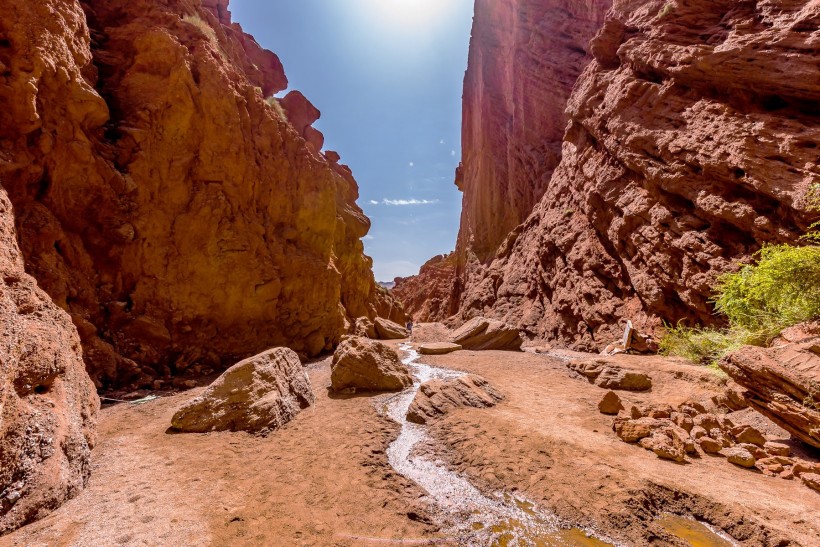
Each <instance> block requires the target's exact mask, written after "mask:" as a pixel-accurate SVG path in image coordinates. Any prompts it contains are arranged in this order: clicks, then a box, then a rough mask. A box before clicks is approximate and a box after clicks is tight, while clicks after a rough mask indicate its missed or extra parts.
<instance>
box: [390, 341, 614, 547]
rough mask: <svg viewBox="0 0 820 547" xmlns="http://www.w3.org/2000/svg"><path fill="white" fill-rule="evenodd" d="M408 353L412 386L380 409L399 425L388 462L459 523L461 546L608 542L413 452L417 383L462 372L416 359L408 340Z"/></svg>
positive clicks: (421, 431) (417, 434)
mask: <svg viewBox="0 0 820 547" xmlns="http://www.w3.org/2000/svg"><path fill="white" fill-rule="evenodd" d="M401 349H402V350H404V351H405V352H407V354H408V356H407V357H406V358H405V359H403V360H402V362H403V363H404V364H405V365H407V366H408V367H409V368H410V369H411V371H412V372H413V373H414V377H415V381H414V384H413V387H412V388H410V389H408V390H406V391H404V392H402V393H400V394H398V395H396V396H394V397H392V398H391V399H389V400H388V401H387V402H386V403H385V405H384V406H383V407H382V410H383V411H384V412H385V413H386V414H387V415H388V416H389V417H390V418H391V419H393V420H394V421H396V422H397V423H399V424H401V426H402V427H401V432H400V433H399V436H398V438H397V439H396V440H395V441H393V443H391V444H390V446H389V447H388V449H387V457H388V460H389V461H390V465H391V466H392V467H393V468H394V469H395V470H396V471H397V472H398V473H400V474H401V475H403V476H404V477H406V478H408V479H410V480H412V481H414V482H415V483H417V484H418V485H419V486H421V487H422V488H423V489H424V490H426V491H427V493H428V494H429V495H430V497H431V498H432V499H433V501H434V502H435V503H436V504H437V505H438V506H439V507H440V508H441V509H443V510H445V511H447V512H448V513H450V514H451V515H453V516H455V517H457V518H458V520H459V521H460V522H461V523H462V524H461V525H458V526H457V527H456V529H455V530H452V531H451V532H452V533H453V534H456V535H458V536H459V537H460V538H464V539H463V544H465V545H497V546H500V547H506V546H510V547H512V546H521V545H533V546H545V547H552V546H559V545H590V546H593V547H599V546H608V545H611V544H609V543H605V542H603V541H600V540H597V539H594V538H592V537H590V535H589V534H588V533H586V532H584V531H583V530H580V529H568V526H566V524H565V523H563V522H562V521H561V520H560V519H558V518H557V517H556V516H554V515H550V514H544V513H540V512H539V511H538V510H537V509H536V507H535V505H534V504H533V503H531V502H529V501H527V500H524V499H520V498H516V497H513V496H509V495H507V496H502V495H496V496H494V497H493V498H491V497H488V496H485V495H484V494H482V493H481V492H479V491H478V489H477V488H475V487H474V486H473V485H472V484H471V483H470V482H469V481H468V480H466V479H465V478H463V477H461V476H459V475H458V474H456V473H453V472H452V471H450V470H449V469H447V467H445V466H444V464H443V463H442V462H439V461H435V462H433V461H430V460H428V459H426V458H424V457H421V456H413V455H412V452H413V448H414V447H415V446H416V445H417V444H418V443H420V442H421V441H423V440H425V439H426V438H427V434H426V429H425V427H424V426H421V425H417V424H413V423H410V422H408V421H407V410H408V409H409V408H410V404H411V403H412V402H413V398H414V397H415V396H416V393H417V392H418V389H419V386H420V385H421V384H422V383H424V382H426V381H428V380H431V379H454V378H458V377H460V376H463V375H464V374H463V373H461V372H457V371H453V370H447V369H441V368H437V367H432V366H430V365H425V364H423V363H418V362H417V361H418V359H419V357H420V356H419V354H418V353H417V352H416V351H415V350H413V349H412V347H410V346H408V345H403V346H401Z"/></svg>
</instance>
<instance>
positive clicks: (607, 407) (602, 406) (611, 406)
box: [598, 391, 624, 416]
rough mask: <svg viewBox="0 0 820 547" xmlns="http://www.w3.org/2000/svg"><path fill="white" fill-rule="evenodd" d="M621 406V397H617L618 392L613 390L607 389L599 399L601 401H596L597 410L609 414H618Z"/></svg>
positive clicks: (621, 408)
mask: <svg viewBox="0 0 820 547" xmlns="http://www.w3.org/2000/svg"><path fill="white" fill-rule="evenodd" d="M623 408H624V405H623V404H622V403H621V398H620V397H618V394H617V393H615V392H614V391H608V392H607V393H606V395H604V397H603V399H601V402H600V403H598V410H599V411H600V412H601V414H608V415H610V416H614V415H615V414H618V412H620V411H621V410H623Z"/></svg>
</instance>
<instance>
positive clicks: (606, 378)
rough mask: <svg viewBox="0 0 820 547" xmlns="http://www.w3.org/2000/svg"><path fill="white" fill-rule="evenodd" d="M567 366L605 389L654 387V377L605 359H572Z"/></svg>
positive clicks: (644, 388) (633, 389)
mask: <svg viewBox="0 0 820 547" xmlns="http://www.w3.org/2000/svg"><path fill="white" fill-rule="evenodd" d="M567 366H568V367H569V368H570V370H572V371H574V372H577V373H578V374H581V375H582V376H584V377H586V379H587V380H589V381H590V382H591V383H593V384H595V385H596V386H598V387H601V388H604V389H617V390H623V391H646V390H649V389H652V379H651V378H650V377H649V376H648V375H646V374H644V373H643V372H637V371H633V370H628V369H624V368H622V367H620V366H618V365H614V364H612V363H611V362H609V361H607V360H604V359H588V360H580V361H570V362H569V363H568V365H567ZM665 417H668V415H667V416H665Z"/></svg>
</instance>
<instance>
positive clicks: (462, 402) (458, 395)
mask: <svg viewBox="0 0 820 547" xmlns="http://www.w3.org/2000/svg"><path fill="white" fill-rule="evenodd" d="M503 400H504V395H502V394H501V393H500V392H499V391H498V390H497V389H495V388H494V387H493V386H491V385H490V383H489V382H487V380H485V379H484V378H482V377H481V376H476V375H475V374H467V375H464V376H461V377H459V378H456V379H454V380H430V381H427V382H424V383H423V384H421V386H420V387H419V391H418V393H416V396H415V398H414V399H413V401H412V402H411V403H410V407H409V409H408V410H407V420H408V421H410V422H413V423H415V424H426V423H428V422H430V421H431V420H436V419H439V418H442V417H444V416H446V415H447V414H448V413H450V412H452V411H453V410H455V409H457V408H465V407H469V408H490V407H493V406H495V405H496V404H498V403H499V402H500V401H503Z"/></svg>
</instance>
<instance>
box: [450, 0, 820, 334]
mask: <svg viewBox="0 0 820 547" xmlns="http://www.w3.org/2000/svg"><path fill="white" fill-rule="evenodd" d="M544 3H546V4H551V3H552V2H549V1H545V2H544ZM818 20H820V6H818V5H817V3H816V2H809V1H807V0H803V1H792V0H788V1H787V0H780V1H776V2H765V3H763V2H749V3H741V4H738V3H737V2H731V1H728V0H725V1H716V2H715V1H706V0H697V1H693V2H686V3H683V2H667V3H664V2H659V1H650V0H643V1H638V0H629V1H627V0H623V1H617V2H616V3H615V5H614V7H613V10H612V11H611V13H610V14H609V16H608V19H607V21H606V23H605V24H604V26H603V29H602V30H601V32H600V33H599V34H598V35H597V36H596V38H595V39H594V40H593V41H592V43H591V47H590V49H591V51H592V53H593V55H594V59H593V60H592V62H591V63H590V64H589V66H588V67H587V68H586V69H585V71H584V73H583V75H582V76H581V77H580V79H579V80H578V82H577V84H576V87H575V90H574V92H573V94H572V97H571V98H570V99H569V101H568V103H567V114H568V116H569V119H570V122H569V126H568V129H567V132H566V135H565V138H564V142H563V145H562V159H561V164H560V166H559V167H558V168H557V169H556V171H555V172H554V173H553V175H552V178H551V180H550V183H549V184H548V185H546V186H545V187H544V188H545V190H544V192H543V196H542V197H541V201H540V203H539V204H538V205H537V206H536V207H535V209H534V210H533V212H532V214H531V215H530V216H529V217H528V218H527V219H526V220H525V221H524V222H523V223H522V224H520V225H519V226H517V227H515V228H514V229H513V230H512V231H510V232H509V235H508V236H507V238H506V239H505V240H504V241H503V243H501V244H500V245H499V246H498V247H497V248H496V249H494V254H493V256H490V257H489V258H486V259H482V255H483V254H484V253H483V252H481V253H476V252H473V255H474V256H475V258H474V259H473V258H471V254H470V253H471V252H472V251H471V250H470V249H472V248H473V247H472V246H470V245H467V252H466V253H465V252H464V251H463V250H462V249H464V243H463V242H462V240H460V241H459V245H460V247H459V249H458V250H457V254H459V255H460V256H463V257H464V259H463V265H461V264H460V265H459V269H458V271H457V276H458V280H457V281H456V283H455V287H456V289H455V291H454V294H453V298H454V300H455V303H453V304H451V306H450V307H451V308H456V309H457V310H458V312H457V313H458V316H459V317H460V319H462V320H463V319H466V318H470V317H473V316H476V315H483V316H486V317H492V318H496V319H500V320H504V321H508V322H511V323H514V324H516V325H518V326H520V327H521V328H522V329H523V330H524V331H525V332H526V333H527V335H528V336H529V337H531V338H542V339H549V340H556V341H559V342H561V343H563V344H564V345H568V346H571V347H574V348H576V349H583V350H600V349H601V348H602V347H603V346H605V345H606V344H607V343H608V342H609V341H611V340H613V339H617V338H618V337H619V336H620V334H621V332H622V331H623V328H624V324H625V323H626V320H628V319H631V320H632V322H633V323H634V324H635V327H636V328H637V329H638V330H639V331H642V332H652V331H653V330H655V329H656V328H658V327H659V326H660V325H661V322H662V321H664V320H665V321H667V322H670V323H677V322H678V321H680V320H686V321H688V322H690V323H693V324H694V323H700V324H714V323H715V322H716V321H717V319H716V318H715V316H714V314H713V308H712V306H711V305H710V304H709V301H710V299H711V297H712V296H713V286H714V281H715V278H716V276H717V275H719V274H720V273H722V272H725V271H728V270H730V269H732V268H733V267H734V265H735V264H736V263H737V262H738V261H740V260H746V259H749V258H750V257H751V256H752V255H753V254H754V253H755V252H756V251H757V250H758V249H759V248H760V246H761V245H762V244H763V243H766V242H795V241H797V240H798V238H799V237H800V235H801V234H802V233H803V232H804V231H805V230H806V228H807V226H808V225H809V222H810V220H811V215H810V214H808V213H807V212H806V209H807V203H806V196H807V194H808V193H809V189H810V185H811V184H813V183H816V182H817V181H818V180H820V167H818V162H820V158H818V152H817V148H818V143H820V113H818V109H817V105H818V104H820V80H818V79H817V77H816V67H817V63H818V59H820V57H819V55H820V54H818V51H819V50H818V48H817V36H816V29H817V21H818ZM545 89H546V88H544V89H543V90H542V93H543V92H544V90H545ZM465 123H466V122H465ZM487 127H488V129H487V133H486V134H487V135H494V134H498V133H502V134H503V133H505V131H506V128H507V125H499V124H498V123H489V122H488V124H487ZM468 142H469V141H468ZM500 149H501V150H505V147H501V148H500ZM487 155H491V154H490V153H489V152H488V154H487ZM463 176H464V177H465V178H466V179H469V178H470V176H471V175H470V174H469V171H465V172H464V173H463ZM522 176H524V177H525V178H526V179H527V184H530V185H531V186H537V185H538V181H539V180H540V178H533V177H531V176H529V175H528V174H524V175H522ZM470 184H472V183H471V182H470V181H465V182H463V183H462V186H464V187H465V209H466V210H467V211H469V210H471V207H470V206H469V204H467V203H466V202H467V201H468V194H467V192H466V188H469V187H470ZM486 184H497V183H494V182H492V181H488V182H486ZM502 186H503V185H502ZM505 206H506V203H505V202H504V201H503V200H502V201H501V202H499V207H505ZM465 214H467V213H465ZM464 225H465V224H464V221H463V222H462V230H464ZM476 248H477V249H479V250H482V248H481V247H480V246H478V247H476ZM491 254H492V253H491ZM485 256H486V255H485ZM444 307H445V308H446V307H447V306H444Z"/></svg>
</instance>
